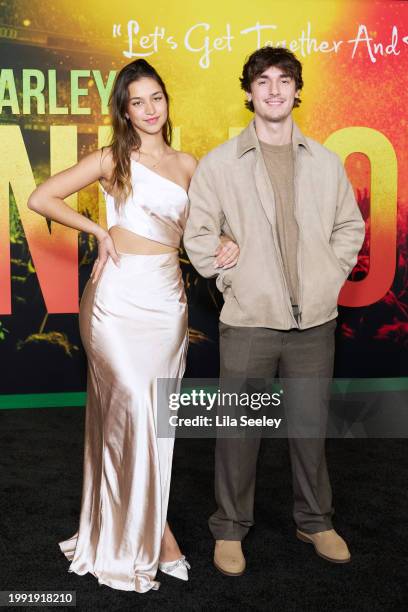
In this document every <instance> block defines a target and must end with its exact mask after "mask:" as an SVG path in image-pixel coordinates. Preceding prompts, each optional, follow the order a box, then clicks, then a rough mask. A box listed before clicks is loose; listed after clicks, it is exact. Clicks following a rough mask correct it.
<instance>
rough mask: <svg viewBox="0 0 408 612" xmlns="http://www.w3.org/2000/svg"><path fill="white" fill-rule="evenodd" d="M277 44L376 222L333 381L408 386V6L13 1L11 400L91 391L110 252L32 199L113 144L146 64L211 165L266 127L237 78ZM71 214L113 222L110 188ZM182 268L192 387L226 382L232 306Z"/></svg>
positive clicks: (4, 52) (8, 64)
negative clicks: (84, 307)
mask: <svg viewBox="0 0 408 612" xmlns="http://www.w3.org/2000/svg"><path fill="white" fill-rule="evenodd" d="M264 44H272V45H281V46H287V47H288V48H290V49H291V50H292V51H294V52H295V53H296V54H297V56H298V57H299V59H300V60H301V61H302V62H303V66H304V81H305V87H304V90H303V93H302V99H303V101H302V104H301V107H300V108H299V109H297V110H296V111H295V113H294V116H295V119H296V121H297V122H298V124H299V125H300V127H301V129H302V130H303V131H304V132H305V133H306V134H307V135H309V136H310V137H312V138H315V139H316V140H318V141H320V142H322V143H323V144H326V146H328V147H329V148H331V149H332V150H334V151H336V152H337V153H338V154H339V155H340V156H341V158H342V159H343V160H344V163H345V165H346V168H347V172H348V174H349V177H350V179H351V181H352V183H353V186H354V188H355V193H356V197H357V199H358V202H359V205H360V208H361V211H362V213H363V215H364V218H365V220H366V228H367V232H366V240H365V243H364V246H363V248H362V250H361V253H360V256H359V260H358V263H357V265H356V267H355V269H354V271H353V272H352V274H351V275H350V278H349V280H348V281H347V282H346V284H345V286H344V287H343V289H342V291H341V294H340V297H339V304H340V314H339V326H338V334H337V360H336V375H337V376H338V377H339V376H340V377H343V376H344V377H406V376H407V375H408V360H407V359H406V348H407V333H406V332H407V330H408V317H407V313H408V304H407V288H408V287H407V283H408V263H407V212H408V206H407V201H408V197H407V196H408V179H407V177H408V156H407V155H406V151H407V148H408V138H407V104H406V91H407V88H408V3H406V2H403V1H397V0H393V1H375V0H373V1H371V2H366V1H359V0H353V1H347V0H325V1H324V2H323V1H321V0H304V1H302V2H298V1H297V0H296V1H295V0H293V1H292V0H285V1H284V2H281V1H273V0H272V1H271V0H254V2H251V3H246V2H245V3H244V2H242V3H237V2H233V1H232V0H226V1H225V2H223V3H220V2H215V1H214V0H209V1H207V2H205V3H203V2H198V1H196V0H189V1H188V2H187V1H186V0H185V1H183V0H175V1H174V2H171V3H168V2H166V1H164V0H158V1H157V2H155V4H154V10H151V8H150V7H149V6H147V5H146V6H142V5H140V3H135V2H131V1H130V0H129V1H126V0H125V1H123V2H120V3H111V2H101V1H100V0H98V1H96V0H87V2H79V1H77V0H60V1H59V2H54V1H50V0H42V1H41V2H40V1H38V0H30V1H28V0H27V1H25V0H10V1H8V0H1V1H0V47H1V56H0V57H1V64H0V109H1V120H0V360H1V379H0V380H1V385H0V394H3V395H6V394H7V395H14V394H34V393H43V394H44V393H62V394H65V396H64V397H65V400H63V401H65V403H68V404H69V402H70V401H72V402H73V403H75V401H77V400H78V397H79V396H80V395H81V393H82V392H83V391H84V389H85V360H84V354H83V350H82V347H81V342H80V338H79V332H78V326H77V315H76V313H77V312H78V303H79V298H80V295H81V292H82V290H83V287H84V284H85V282H86V280H87V277H88V276H89V273H90V270H91V267H92V261H93V258H94V257H95V246H96V245H95V240H94V238H93V237H89V236H86V235H79V236H78V234H77V232H76V231H73V230H70V229H68V228H65V227H62V226H59V225H57V224H55V223H47V221H46V220H45V219H43V218H42V217H40V216H38V215H36V214H35V213H34V212H32V211H30V210H29V209H28V208H27V199H28V196H29V194H30V193H31V191H32V190H33V189H34V187H35V185H36V184H39V183H40V182H41V181H43V180H44V179H45V178H47V177H48V176H49V174H50V173H55V172H57V171H59V170H62V169H64V168H66V167H69V166H70V165H72V164H74V163H75V162H76V161H77V160H78V159H80V158H81V157H82V156H83V155H85V154H87V153H88V152H90V151H92V150H94V149H95V148H97V147H98V146H101V145H102V144H105V143H107V142H108V140H109V132H110V127H109V115H108V99H109V93H110V91H111V88H112V84H113V81H114V77H115V74H116V72H117V71H118V70H119V69H120V68H121V67H122V66H123V65H124V64H125V63H127V62H129V61H131V60H132V59H136V58H138V57H144V58H146V59H147V60H148V61H149V62H151V63H152V64H153V65H154V66H155V67H156V69H157V70H158V71H159V73H160V74H161V75H162V77H163V79H164V81H165V82H166V85H167V88H168V90H169V92H170V95H171V116H172V120H173V124H174V126H175V128H176V129H175V135H174V142H173V145H174V146H175V147H176V148H182V149H183V150H186V151H189V152H191V153H193V154H194V155H195V156H196V157H198V158H199V157H201V156H202V155H203V154H205V153H206V152H207V151H208V150H209V149H211V148H212V147H215V146H216V145H218V144H219V143H221V142H222V141H224V140H226V139H228V138H229V137H231V136H234V135H235V134H237V133H238V132H239V130H241V129H242V128H243V127H244V126H245V125H246V124H247V123H248V121H249V120H250V119H251V113H250V112H249V111H247V110H246V109H245V108H244V96H243V92H242V91H241V90H240V85H239V80H238V77H239V75H240V73H241V69H242V65H243V63H244V61H245V58H246V56H247V55H248V54H249V53H251V52H252V51H253V50H255V48H257V47H259V46H262V45H264ZM68 202H69V204H70V205H71V206H72V207H75V208H77V209H78V210H79V211H81V212H82V213H84V214H86V215H89V216H92V217H93V218H94V219H95V220H98V219H99V221H100V222H101V223H105V219H104V215H105V211H104V207H103V201H102V194H101V192H100V189H99V188H98V186H97V185H96V184H95V185H92V186H90V187H89V188H87V189H85V190H83V191H82V192H81V193H80V194H79V195H78V196H76V195H73V196H71V197H70V198H69V199H68ZM180 257H181V262H182V266H183V273H184V277H185V282H186V286H187V292H188V297H189V305H190V327H191V339H192V344H191V347H190V349H191V350H190V354H189V365H188V371H187V374H188V375H195V376H198V375H199V376H205V375H208V376H216V375H217V333H216V330H217V328H216V322H217V318H218V311H219V309H220V305H221V299H222V298H221V297H220V295H219V294H218V293H217V290H216V289H215V286H214V283H213V282H212V281H207V280H204V279H201V278H200V277H198V275H197V274H196V273H195V271H194V269H193V268H192V266H191V265H190V264H189V262H188V260H187V258H186V255H185V253H184V252H181V254H180ZM318 266H319V262H318V261H316V267H318ZM69 393H71V394H73V395H72V396H71V400H70V399H69ZM75 394H78V396H76V395H75ZM74 396H75V397H77V400H75V399H73V398H74ZM81 401H82V400H81ZM42 405H44V401H42Z"/></svg>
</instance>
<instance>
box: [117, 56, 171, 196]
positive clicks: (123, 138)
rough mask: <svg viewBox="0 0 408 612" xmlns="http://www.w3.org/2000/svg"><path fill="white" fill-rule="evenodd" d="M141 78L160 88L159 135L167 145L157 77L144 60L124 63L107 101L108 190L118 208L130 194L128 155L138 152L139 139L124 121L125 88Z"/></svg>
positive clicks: (168, 132) (167, 127)
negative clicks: (110, 170)
mask: <svg viewBox="0 0 408 612" xmlns="http://www.w3.org/2000/svg"><path fill="white" fill-rule="evenodd" d="M143 77H149V78H151V79H154V80H155V81H156V82H157V83H158V84H159V85H160V87H161V88H162V90H163V94H164V97H165V99H166V102H167V121H166V123H165V124H164V125H163V128H162V133H163V138H164V141H165V143H166V144H167V145H170V143H171V136H172V125H171V121H170V118H169V95H168V93H167V90H166V86H165V84H164V82H163V80H162V79H161V77H160V75H159V74H158V73H157V72H156V70H155V69H154V68H153V66H151V65H150V64H149V63H148V62H146V60H144V59H138V60H135V61H134V62H131V63H130V64H127V65H126V66H124V67H123V68H122V70H121V71H120V72H119V73H118V75H117V76H116V80H115V84H114V86H113V89H112V93H111V95H110V99H109V106H110V115H111V121H112V140H111V143H110V146H111V152H112V157H113V173H112V176H111V180H110V189H109V191H111V192H112V191H114V193H115V204H116V206H119V205H120V204H122V203H123V202H125V201H126V199H127V198H128V196H129V195H130V194H131V192H132V182H131V167H130V154H131V152H132V151H134V150H135V149H136V150H138V149H140V146H141V140H140V136H139V134H138V133H137V131H136V130H135V129H134V127H133V126H132V124H131V122H130V120H129V119H126V116H125V113H126V112H127V105H128V101H129V90H128V87H129V85H130V83H132V82H133V81H138V80H139V79H141V78H143Z"/></svg>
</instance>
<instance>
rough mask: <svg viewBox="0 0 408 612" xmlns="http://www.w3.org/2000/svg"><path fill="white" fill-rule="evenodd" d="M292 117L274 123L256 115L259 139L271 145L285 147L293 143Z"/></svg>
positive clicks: (256, 128)
mask: <svg viewBox="0 0 408 612" xmlns="http://www.w3.org/2000/svg"><path fill="white" fill-rule="evenodd" d="M292 127H293V121H292V116H291V115H289V116H288V117H286V119H284V120H283V121H279V122H276V123H272V122H270V121H264V120H263V119H261V117H258V116H257V115H255V130H256V135H257V136H258V139H259V140H261V141H262V142H266V143H267V144H271V145H285V144H289V143H290V142H292Z"/></svg>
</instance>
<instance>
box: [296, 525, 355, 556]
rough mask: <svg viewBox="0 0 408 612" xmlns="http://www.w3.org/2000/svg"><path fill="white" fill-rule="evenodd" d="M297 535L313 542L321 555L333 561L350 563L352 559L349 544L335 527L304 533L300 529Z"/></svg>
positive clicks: (309, 542) (307, 541)
mask: <svg viewBox="0 0 408 612" xmlns="http://www.w3.org/2000/svg"><path fill="white" fill-rule="evenodd" d="M296 536H297V538H298V539H299V540H302V542H306V543H307V544H313V546H314V548H315V551H316V553H317V554H318V555H319V557H322V558H323V559H326V561H331V562H332V563H348V562H349V561H350V559H351V555H350V551H349V549H348V547H347V544H346V543H345V541H344V540H343V538H342V537H340V536H339V534H338V533H336V532H335V530H334V529H328V530H327V531H319V532H317V533H303V531H300V530H299V529H298V530H297V531H296Z"/></svg>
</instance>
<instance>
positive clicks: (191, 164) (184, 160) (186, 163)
mask: <svg viewBox="0 0 408 612" xmlns="http://www.w3.org/2000/svg"><path fill="white" fill-rule="evenodd" d="M177 161H178V162H179V164H180V165H181V166H182V167H183V168H184V169H185V170H186V172H188V174H189V175H190V176H192V175H193V173H194V170H195V169H196V167H197V164H198V162H197V160H196V158H195V157H194V155H191V153H186V152H185V151H177Z"/></svg>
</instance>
